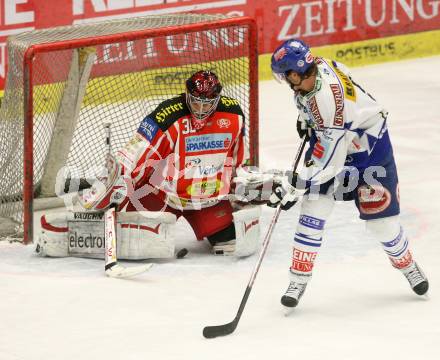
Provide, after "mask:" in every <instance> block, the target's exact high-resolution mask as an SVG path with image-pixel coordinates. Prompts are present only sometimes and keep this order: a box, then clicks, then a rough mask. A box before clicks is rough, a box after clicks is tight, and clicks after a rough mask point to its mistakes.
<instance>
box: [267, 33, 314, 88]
mask: <svg viewBox="0 0 440 360" xmlns="http://www.w3.org/2000/svg"><path fill="white" fill-rule="evenodd" d="M313 60H314V59H313V55H312V53H311V52H310V48H309V47H308V45H307V44H306V43H304V42H303V41H301V40H296V39H293V40H287V41H285V42H284V43H282V44H281V45H280V46H278V48H276V49H275V51H274V53H273V55H272V59H271V67H272V73H273V74H274V76H275V78H276V79H277V80H285V79H286V76H287V75H288V73H289V72H290V71H293V72H296V73H298V74H299V75H300V76H303V75H305V73H306V72H307V71H308V70H309V69H310V67H311V66H312V65H313Z"/></svg>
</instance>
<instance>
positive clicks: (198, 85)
mask: <svg viewBox="0 0 440 360" xmlns="http://www.w3.org/2000/svg"><path fill="white" fill-rule="evenodd" d="M221 91H222V86H221V84H220V81H219V79H218V77H217V75H216V74H214V73H213V72H212V71H205V70H203V71H198V72H196V73H195V74H193V75H192V76H191V77H190V78H189V79H188V80H187V81H186V103H187V105H188V108H189V110H190V111H191V114H192V117H191V125H192V127H193V128H194V129H195V130H200V129H202V128H203V127H204V126H205V125H206V121H207V119H208V118H209V117H210V116H211V115H212V113H213V112H214V111H215V109H216V108H217V104H218V102H219V100H220V92H221Z"/></svg>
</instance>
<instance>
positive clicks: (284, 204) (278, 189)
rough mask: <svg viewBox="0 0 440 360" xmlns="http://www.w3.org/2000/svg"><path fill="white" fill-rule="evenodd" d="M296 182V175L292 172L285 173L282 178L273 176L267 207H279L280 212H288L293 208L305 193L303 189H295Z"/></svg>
mask: <svg viewBox="0 0 440 360" xmlns="http://www.w3.org/2000/svg"><path fill="white" fill-rule="evenodd" d="M297 180H298V174H297V173H292V172H287V173H286V174H285V175H284V176H275V177H274V180H273V187H272V194H271V195H270V198H269V202H268V204H267V205H268V206H270V207H277V206H278V205H280V207H281V210H289V209H290V208H291V207H292V206H294V205H295V204H296V203H297V202H298V200H299V199H300V198H301V196H302V195H304V193H305V192H306V190H304V189H297V188H296V187H295V185H296V184H297ZM294 184H295V185H294Z"/></svg>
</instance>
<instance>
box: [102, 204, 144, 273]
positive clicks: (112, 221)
mask: <svg viewBox="0 0 440 360" xmlns="http://www.w3.org/2000/svg"><path fill="white" fill-rule="evenodd" d="M104 224H105V274H106V275H107V276H110V277H117V278H128V277H132V276H135V275H138V274H141V273H143V272H145V271H147V270H148V269H150V268H151V267H152V266H153V264H143V265H138V266H132V267H129V268H127V267H125V266H122V265H121V264H119V263H118V257H117V252H116V210H115V208H114V207H111V208H110V209H108V210H107V211H106V212H105V220H104Z"/></svg>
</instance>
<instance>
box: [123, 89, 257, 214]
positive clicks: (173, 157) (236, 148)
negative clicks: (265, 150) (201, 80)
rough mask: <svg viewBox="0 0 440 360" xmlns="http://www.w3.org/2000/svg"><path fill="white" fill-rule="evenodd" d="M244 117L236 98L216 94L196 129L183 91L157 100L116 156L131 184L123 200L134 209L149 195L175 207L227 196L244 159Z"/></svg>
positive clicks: (205, 204)
mask: <svg viewBox="0 0 440 360" xmlns="http://www.w3.org/2000/svg"><path fill="white" fill-rule="evenodd" d="M244 121H245V119H244V115H243V112H242V110H241V108H240V105H239V103H238V101H237V100H235V99H232V98H229V97H225V96H221V97H220V101H219V103H218V106H217V109H216V111H215V112H214V113H213V114H212V115H211V116H210V118H209V119H208V121H207V123H206V125H205V126H204V127H203V128H202V129H200V130H197V131H196V130H195V129H193V128H192V126H191V112H190V110H189V109H188V106H187V104H186V100H185V94H181V95H180V96H178V97H174V98H172V99H169V100H166V101H164V102H162V103H161V104H160V105H159V106H158V107H157V108H156V109H155V110H154V111H153V112H152V113H151V114H149V115H148V116H146V117H145V118H144V120H143V121H142V122H141V124H140V126H139V129H138V131H137V133H136V134H135V136H134V137H133V138H132V139H131V140H130V141H129V142H128V143H127V145H126V146H125V147H124V148H122V149H121V150H119V151H118V152H117V154H116V158H117V160H118V162H119V163H120V165H121V166H122V173H123V174H124V176H125V177H127V176H128V177H129V178H131V179H132V183H133V186H134V193H135V194H133V191H132V192H131V193H130V191H129V192H128V200H129V201H130V202H131V203H132V204H134V205H135V207H137V206H136V204H138V205H140V204H142V198H143V197H145V196H147V195H149V194H154V195H156V196H157V197H159V198H160V199H161V200H162V201H163V202H164V203H165V204H166V205H168V206H170V207H172V208H174V209H179V210H193V209H200V208H204V207H209V206H212V205H215V204H216V203H218V201H219V200H221V199H222V198H224V196H227V195H228V194H229V191H230V183H231V178H232V177H233V176H234V175H235V169H236V168H237V167H238V166H241V165H242V164H244V163H245V162H246V161H247V159H248V157H249V155H248V150H247V148H246V146H245V141H244V140H245V139H244V132H245V125H244ZM132 190H133V189H132ZM133 196H135V199H133ZM137 210H138V211H140V210H142V209H137Z"/></svg>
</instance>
